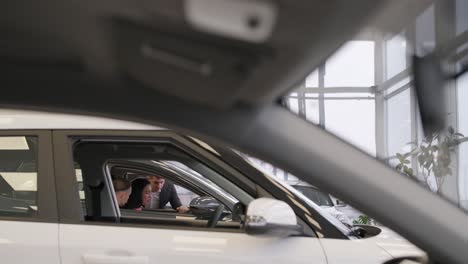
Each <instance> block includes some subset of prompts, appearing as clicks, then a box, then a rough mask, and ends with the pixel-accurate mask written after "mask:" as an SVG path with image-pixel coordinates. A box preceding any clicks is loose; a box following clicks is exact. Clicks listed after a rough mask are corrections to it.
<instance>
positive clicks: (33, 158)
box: [0, 136, 37, 217]
mask: <svg viewBox="0 0 468 264" xmlns="http://www.w3.org/2000/svg"><path fill="white" fill-rule="evenodd" d="M36 200H37V138H36V137H25V136H18V137H13V136H8V137H0V215H2V216H25V217H31V216H34V215H35V214H36V212H37V201H36Z"/></svg>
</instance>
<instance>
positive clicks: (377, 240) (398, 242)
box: [364, 226, 425, 257]
mask: <svg viewBox="0 0 468 264" xmlns="http://www.w3.org/2000/svg"><path fill="white" fill-rule="evenodd" d="M378 228H379V229H381V232H380V233H379V234H378V235H376V236H374V237H371V238H367V239H366V238H365V239H364V240H365V241H366V242H367V243H372V244H375V245H377V246H378V247H379V248H381V249H383V250H385V251H386V252H387V253H388V254H389V255H390V256H392V257H403V256H423V255H425V252H424V251H422V250H421V249H419V248H418V247H416V246H415V245H413V244H412V243H410V242H409V241H408V240H406V239H405V238H403V237H401V236H400V235H398V234H397V233H395V232H394V231H392V230H391V229H389V228H386V227H381V226H379V227H378Z"/></svg>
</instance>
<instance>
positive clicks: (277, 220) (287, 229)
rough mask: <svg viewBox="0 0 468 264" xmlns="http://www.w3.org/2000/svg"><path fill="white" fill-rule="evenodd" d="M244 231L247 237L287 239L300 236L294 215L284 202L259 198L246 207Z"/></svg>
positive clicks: (299, 228)
mask: <svg viewBox="0 0 468 264" xmlns="http://www.w3.org/2000/svg"><path fill="white" fill-rule="evenodd" d="M245 229H246V232H247V234H249V235H267V236H279V237H287V236H291V235H299V234H301V232H300V230H301V227H300V226H299V225H298V224H297V219H296V214H295V213H294V211H293V209H292V208H291V207H290V206H289V205H288V204H287V203H285V202H283V201H279V200H275V199H271V198H259V199H255V200H253V201H252V202H251V203H250V204H249V206H248V207H247V214H246V221H245Z"/></svg>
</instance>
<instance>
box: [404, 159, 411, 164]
mask: <svg viewBox="0 0 468 264" xmlns="http://www.w3.org/2000/svg"><path fill="white" fill-rule="evenodd" d="M410 162H411V161H409V160H404V162H403V163H405V164H410Z"/></svg>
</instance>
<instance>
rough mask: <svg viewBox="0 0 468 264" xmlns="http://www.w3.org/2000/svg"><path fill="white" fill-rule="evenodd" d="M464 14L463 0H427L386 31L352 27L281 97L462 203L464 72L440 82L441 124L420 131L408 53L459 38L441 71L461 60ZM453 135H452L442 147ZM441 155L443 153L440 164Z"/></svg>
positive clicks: (466, 146) (466, 159) (466, 124)
mask: <svg viewBox="0 0 468 264" xmlns="http://www.w3.org/2000/svg"><path fill="white" fill-rule="evenodd" d="M467 14H468V0H445V1H435V2H433V3H431V2H428V3H427V4H426V5H424V6H421V8H420V10H419V12H418V13H417V15H415V16H414V18H413V19H412V20H411V21H410V22H409V24H406V25H402V26H401V28H394V29H393V31H392V32H393V33H390V32H377V33H376V32H374V33H372V34H367V35H366V34H359V35H358V36H359V37H356V38H355V39H354V40H352V41H349V42H348V43H346V44H345V45H343V46H342V47H341V48H340V49H339V50H338V51H337V52H336V53H335V54H334V55H332V56H331V57H329V59H328V60H326V61H325V62H324V63H322V64H321V65H319V66H318V67H317V68H316V69H314V70H313V71H311V73H310V75H309V76H307V78H305V80H304V82H303V84H302V85H301V86H300V87H299V88H298V89H296V90H295V91H294V92H293V93H291V94H290V95H289V96H287V97H286V100H285V102H286V106H287V107H288V108H289V109H290V110H292V111H293V112H294V113H296V114H298V115H300V116H302V117H304V118H306V119H307V120H309V121H311V122H312V123H314V124H316V125H317V126H320V127H321V128H323V129H326V130H327V131H329V132H331V133H333V134H335V135H337V136H338V137H341V138H343V139H344V140H346V141H348V142H349V143H351V144H353V145H354V146H356V147H358V148H360V149H362V150H363V151H365V152H367V153H369V154H370V155H372V156H375V157H378V158H380V159H382V160H384V162H386V163H387V164H388V165H389V166H391V167H392V168H394V169H397V170H398V171H399V172H401V173H402V174H404V175H407V176H408V177H414V178H415V179H417V180H419V181H420V182H421V184H422V185H424V186H425V187H426V188H429V189H430V190H431V191H433V192H437V193H438V194H440V195H442V196H444V197H446V198H447V199H449V200H451V201H452V202H454V203H455V204H456V205H458V206H460V207H463V208H466V209H468V143H465V142H466V141H468V138H465V135H467V136H468V106H467V104H466V101H467V100H468V74H465V75H464V76H462V77H461V78H459V79H458V80H457V81H456V82H454V83H450V84H448V85H447V87H441V89H443V90H444V93H446V98H445V99H444V98H441V100H444V101H446V107H445V108H444V109H443V111H444V112H445V113H446V116H447V117H448V118H447V119H448V123H447V127H446V128H445V130H444V131H440V132H439V133H437V134H434V135H425V134H424V131H423V129H422V125H421V118H420V115H419V109H418V102H417V99H416V93H415V91H414V87H413V80H412V70H411V64H412V56H413V55H417V56H420V57H421V56H425V55H427V54H429V53H431V52H433V51H434V50H436V49H437V48H438V47H439V46H443V45H446V43H449V42H451V41H456V42H459V43H462V44H461V45H459V47H458V49H457V50H456V51H454V52H453V53H454V54H451V55H450V56H451V57H450V60H449V61H448V62H449V63H448V64H447V67H448V68H447V71H448V72H450V71H451V72H456V71H457V70H460V69H462V68H463V67H467V65H468V31H467V29H468V15H467ZM453 138H456V139H457V141H454V142H457V143H456V144H454V145H450V146H449V148H448V151H447V152H444V151H442V150H441V149H442V148H443V147H444V145H443V144H444V142H445V141H446V140H449V139H453ZM428 147H430V148H428ZM427 149H429V150H430V151H429V152H427ZM424 155H428V156H427V157H431V159H430V162H429V163H427V162H426V158H427V157H426V156H424ZM442 159H445V160H447V161H448V162H447V163H446V164H445V165H444V166H442V165H443V164H442V163H443V162H442ZM272 170H273V168H272ZM281 177H286V178H287V177H288V176H287V175H286V176H285V175H281Z"/></svg>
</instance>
